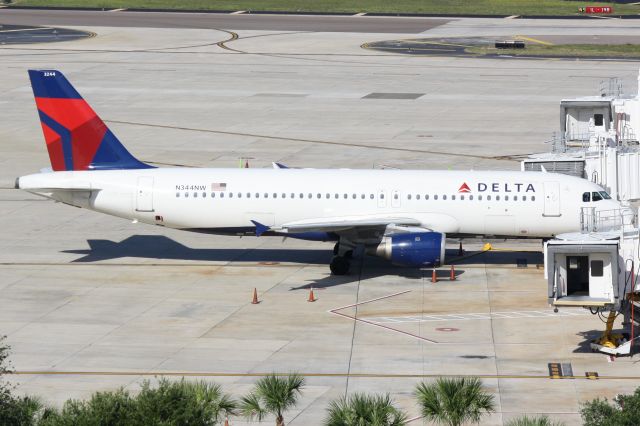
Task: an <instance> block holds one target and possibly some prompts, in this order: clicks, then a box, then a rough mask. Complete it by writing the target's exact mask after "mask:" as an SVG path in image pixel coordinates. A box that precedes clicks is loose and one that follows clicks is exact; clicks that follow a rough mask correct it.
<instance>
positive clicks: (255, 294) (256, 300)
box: [251, 287, 260, 305]
mask: <svg viewBox="0 0 640 426" xmlns="http://www.w3.org/2000/svg"><path fill="white" fill-rule="evenodd" d="M258 303H260V302H259V301H258V290H257V289H256V288H255V287H254V288H253V300H252V301H251V304H252V305H257V304H258Z"/></svg>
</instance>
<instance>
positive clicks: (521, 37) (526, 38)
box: [514, 35, 553, 46]
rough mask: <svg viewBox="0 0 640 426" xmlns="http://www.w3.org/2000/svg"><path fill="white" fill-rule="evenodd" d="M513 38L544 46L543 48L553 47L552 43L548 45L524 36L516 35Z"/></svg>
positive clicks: (542, 41)
mask: <svg viewBox="0 0 640 426" xmlns="http://www.w3.org/2000/svg"><path fill="white" fill-rule="evenodd" d="M514 38H517V39H522V40H527V41H530V42H532V43H537V44H542V45H545V46H553V43H550V42H548V41H544V40H538V39H537V38H531V37H525V36H522V35H517V36H515V37H514Z"/></svg>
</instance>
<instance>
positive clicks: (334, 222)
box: [273, 217, 421, 233]
mask: <svg viewBox="0 0 640 426" xmlns="http://www.w3.org/2000/svg"><path fill="white" fill-rule="evenodd" d="M420 224H421V222H420V221H419V220H417V219H415V218H411V217H345V218H320V219H310V220H301V221H296V222H289V223H284V224H282V225H280V226H279V227H278V228H275V229H273V230H274V231H279V232H288V233H297V232H340V231H346V230H351V229H355V228H360V229H365V228H386V227H387V226H389V225H398V226H420Z"/></svg>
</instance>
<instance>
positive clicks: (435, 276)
mask: <svg viewBox="0 0 640 426" xmlns="http://www.w3.org/2000/svg"><path fill="white" fill-rule="evenodd" d="M431 282H432V283H437V282H438V275H437V274H436V268H433V271H432V272H431Z"/></svg>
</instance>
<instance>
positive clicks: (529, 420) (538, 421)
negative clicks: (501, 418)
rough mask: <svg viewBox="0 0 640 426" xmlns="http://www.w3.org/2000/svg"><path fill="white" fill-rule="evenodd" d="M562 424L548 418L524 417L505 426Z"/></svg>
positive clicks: (559, 425)
mask: <svg viewBox="0 0 640 426" xmlns="http://www.w3.org/2000/svg"><path fill="white" fill-rule="evenodd" d="M563 425H564V423H562V422H554V421H553V420H551V419H550V418H549V417H547V416H540V417H528V416H526V415H525V416H522V417H518V418H515V419H511V420H509V421H508V422H507V423H505V425H504V426H563Z"/></svg>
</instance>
